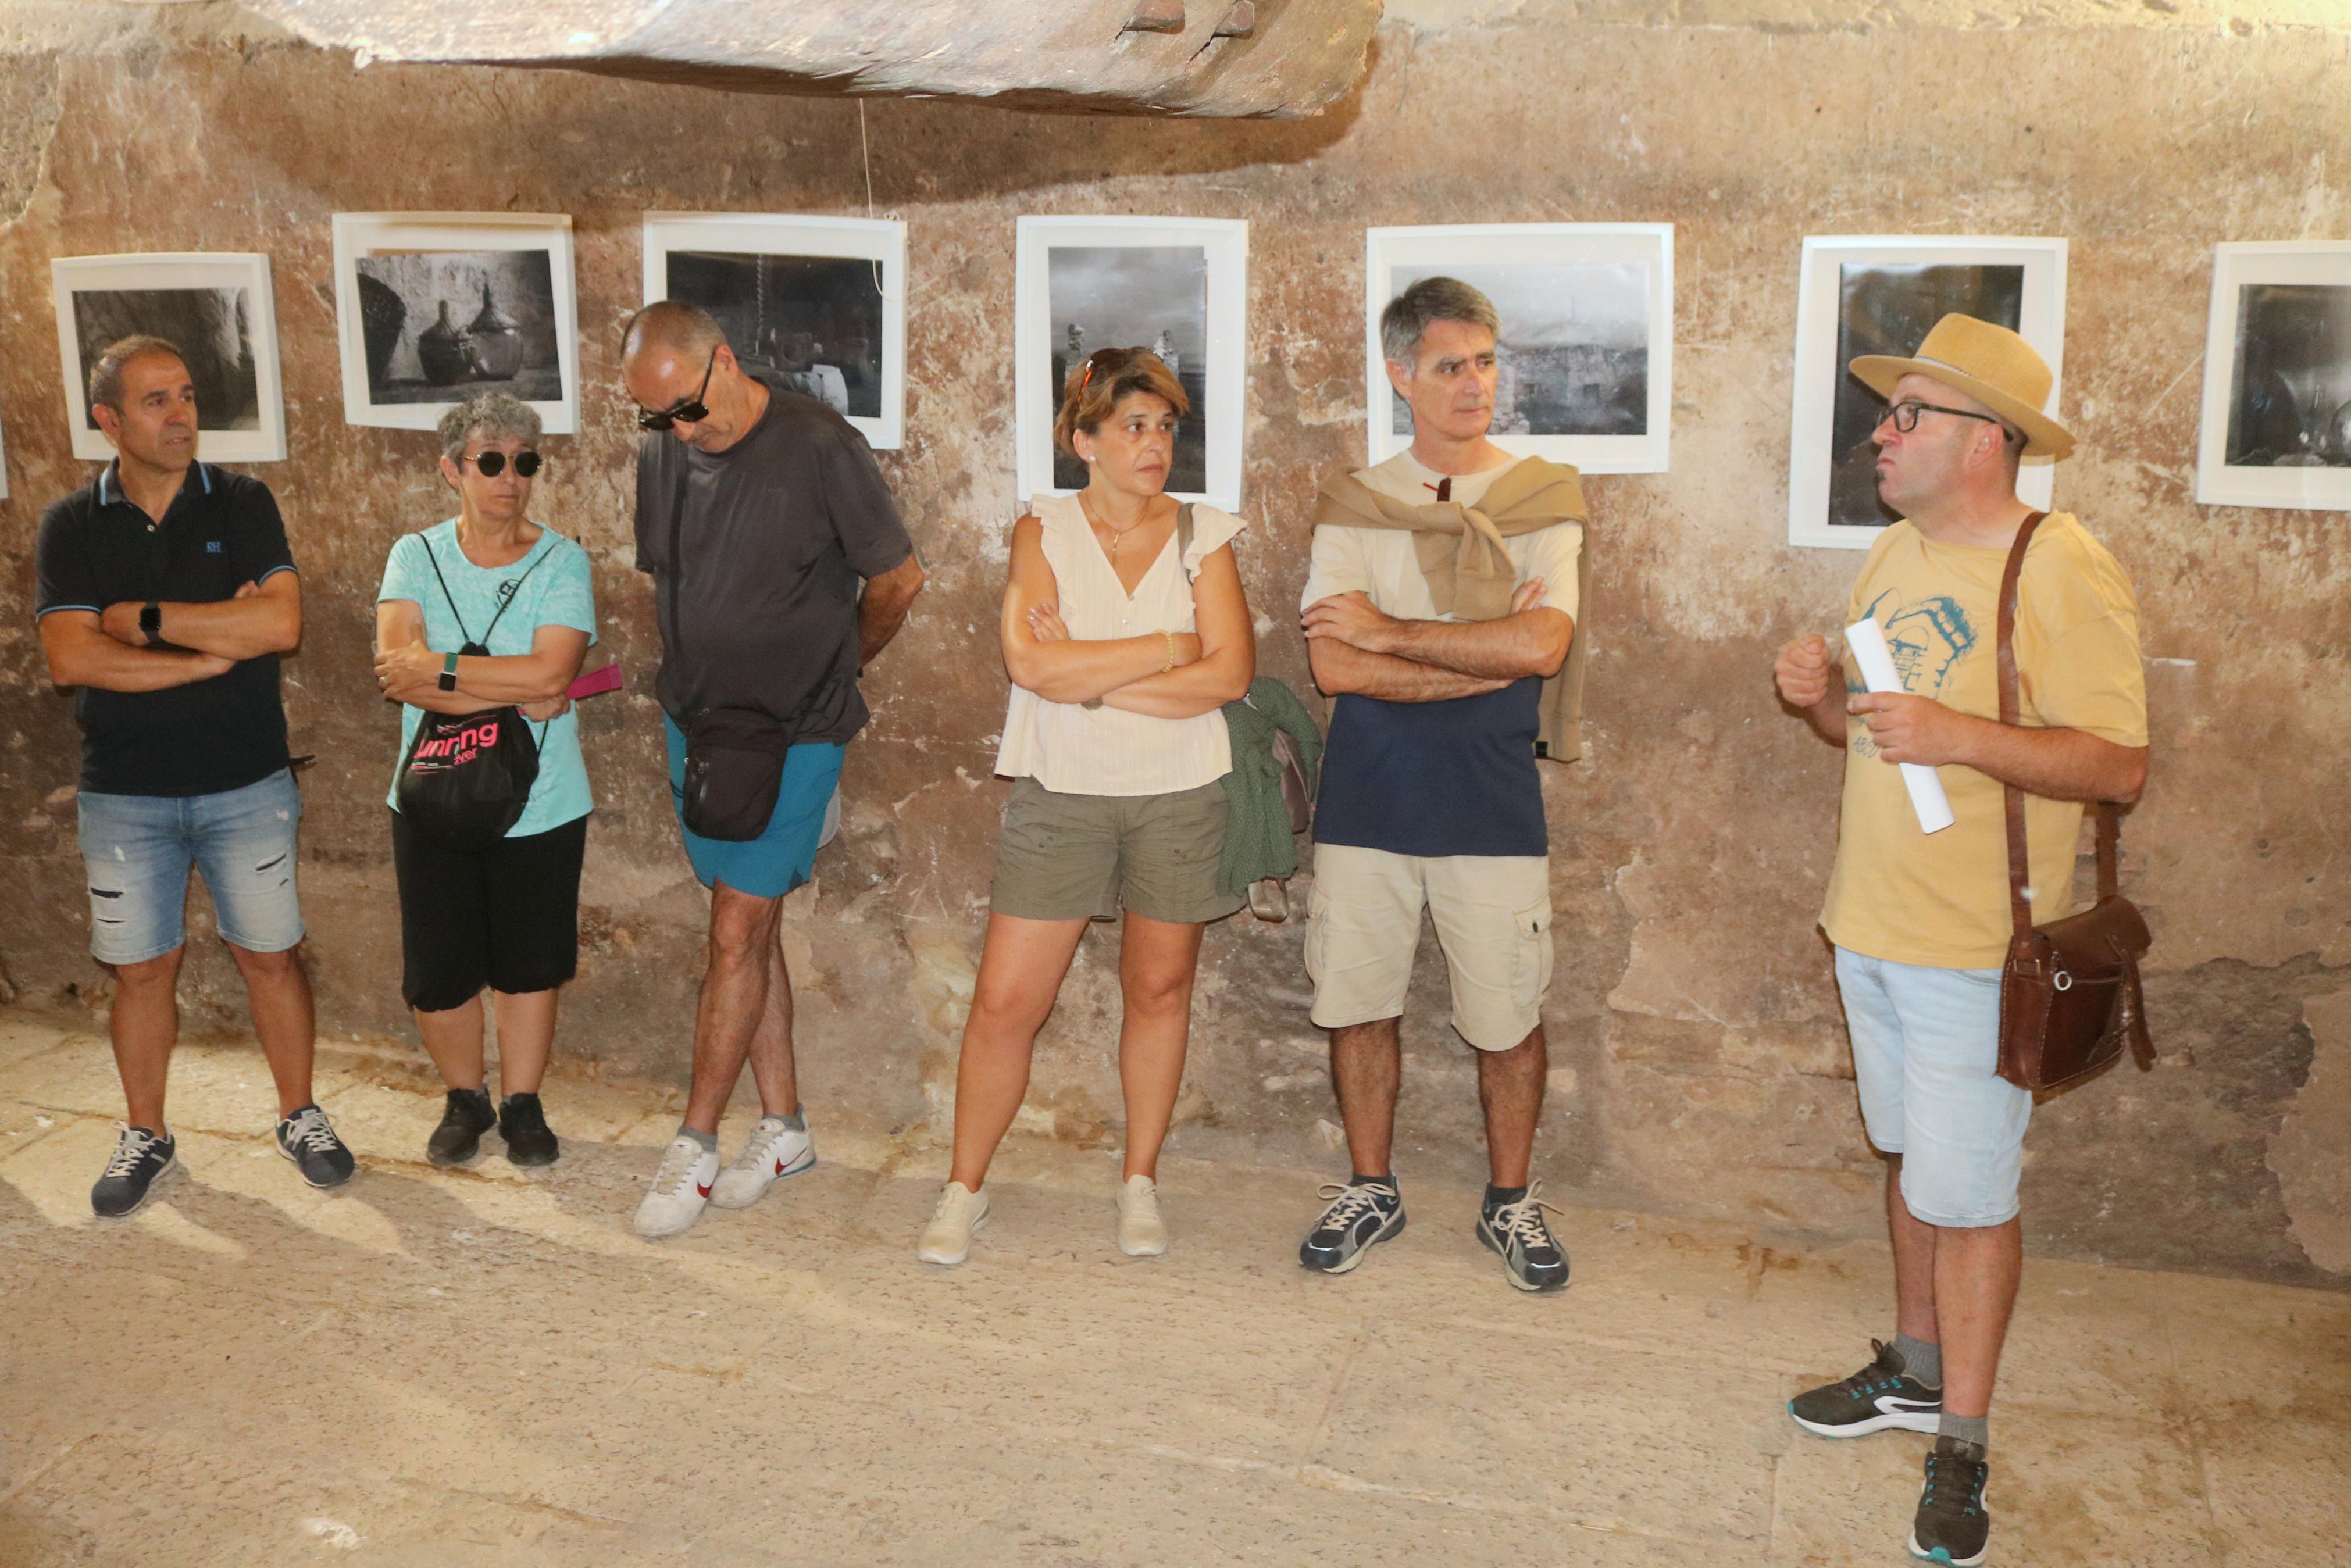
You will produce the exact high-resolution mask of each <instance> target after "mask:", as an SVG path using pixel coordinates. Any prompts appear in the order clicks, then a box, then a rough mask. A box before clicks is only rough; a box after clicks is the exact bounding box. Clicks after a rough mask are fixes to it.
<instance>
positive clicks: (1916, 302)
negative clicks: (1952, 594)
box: [1788, 235, 2065, 549]
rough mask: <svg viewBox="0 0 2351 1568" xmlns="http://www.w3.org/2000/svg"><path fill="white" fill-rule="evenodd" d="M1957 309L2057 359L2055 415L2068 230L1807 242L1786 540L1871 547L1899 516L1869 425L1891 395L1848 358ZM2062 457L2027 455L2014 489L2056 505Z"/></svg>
mask: <svg viewBox="0 0 2351 1568" xmlns="http://www.w3.org/2000/svg"><path fill="white" fill-rule="evenodd" d="M1954 312H1957V313H1958V314H1959V315H1962V316H1973V317H1975V318H1976V319H1978V320H1982V321H1990V322H1992V323H1993V324H1995V325H1997V326H2001V327H2006V328H2008V329H2010V330H2011V331H2013V332H2015V333H2017V334H2018V335H2020V336H2021V337H2022V338H2023V339H2024V340H2025V341H2026V342H2027V343H2030V344H2031V345H2032V348H2033V350H2034V351H2036V352H2037V353H2039V354H2040V356H2041V357H2042V358H2043V360H2046V361H2048V362H2049V372H2050V376H2051V378H2052V380H2051V382H2050V387H2049V407H2048V409H2047V411H2046V412H2048V413H2051V414H2052V415H2054V414H2055V413H2056V411H2057V408H2058V397H2059V393H2060V392H2061V391H2062V390H2063V388H2064V346H2065V344H2064V332H2065V242H2064V240H2062V239H2010V238H1984V239H1976V238H1961V239H1953V238H1946V237H1942V236H1939V235H1937V236H1920V237H1915V238H1914V237H1887V236H1883V235H1878V236H1855V237H1847V236H1844V235H1836V236H1822V235H1814V236H1813V237H1810V238H1808V239H1806V240H1805V241H1804V259H1803V271H1802V282H1801V284H1800V286H1799V294H1798V299H1797V307H1796V378H1795V405H1794V413H1793V417H1792V420H1791V433H1790V444H1789V455H1788V542H1789V543H1790V544H1793V545H1810V546H1815V547H1822V548H1826V549H1868V548H1869V547H1870V546H1871V545H1873V544H1876V542H1877V537H1878V535H1879V534H1880V533H1881V532H1882V531H1884V529H1885V528H1886V524H1888V523H1891V522H1893V521H1895V520H1896V519H1895V517H1894V515H1893V514H1892V513H1890V512H1888V511H1887V510H1886V507H1885V505H1884V504H1883V503H1882V502H1881V501H1880V500H1879V499H1878V497H1877V466H1876V465H1877V448H1876V444H1874V443H1872V441H1871V440H1870V435H1871V433H1872V432H1874V431H1875V430H1876V428H1877V425H1878V422H1879V421H1880V420H1881V419H1883V418H1884V417H1885V413H1886V403H1885V400H1883V399H1882V398H1880V397H1879V396H1878V395H1877V394H1876V392H1872V391H1870V390H1869V388H1867V387H1866V386H1864V385H1863V384H1862V383H1861V382H1859V381H1858V380H1856V379H1855V376H1854V375H1853V373H1852V371H1849V370H1847V369H1846V368H1845V367H1847V366H1848V365H1850V364H1851V363H1852V362H1853V361H1855V359H1857V358H1859V357H1860V356H1862V355H1864V354H1893V355H1897V356H1901V357H1904V358H1907V357H1908V356H1909V355H1911V354H1913V353H1915V352H1916V351H1917V348H1918V345H1919V343H1920V342H1921V341H1923V340H1925V338H1926V336H1927V334H1928V331H1930V330H1931V329H1933V328H1934V325H1935V323H1936V322H1938V321H1939V320H1941V319H1943V318H1944V317H1945V316H1948V315H1950V314H1952V313H1954ZM2054 467H2055V465H2054V464H2053V463H2052V462H2051V461H2050V459H2048V458H2046V457H2027V458H2026V459H2025V460H2024V465H2023V466H2022V469H2020V470H2019V471H2018V474H2017V478H2016V493H2017V494H2018V495H2019V496H2021V497H2023V498H2024V499H2025V500H2026V501H2028V502H2030V503H2031V504H2032V505H2033V506H2035V507H2048V506H2049V504H2050V499H2051V494H2052V490H2053V484H2054V479H2055V475H2054V472H2053V470H2054Z"/></svg>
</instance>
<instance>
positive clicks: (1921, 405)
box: [1877, 398, 2012, 436]
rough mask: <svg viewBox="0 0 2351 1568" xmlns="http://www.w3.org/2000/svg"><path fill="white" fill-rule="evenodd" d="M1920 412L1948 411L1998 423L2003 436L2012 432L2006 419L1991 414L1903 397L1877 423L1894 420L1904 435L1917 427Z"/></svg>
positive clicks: (1960, 417) (1958, 415)
mask: <svg viewBox="0 0 2351 1568" xmlns="http://www.w3.org/2000/svg"><path fill="white" fill-rule="evenodd" d="M1922 413H1948V414H1949V415H1951V416H1952V417H1953V418H1954V419H1980V420H1982V421H1983V422H1984V423H1986V424H1997V425H1999V426H2000V433H2001V435H2003V436H2007V435H2010V434H2012V433H2011V431H2010V430H2009V428H2008V423H2007V422H2006V421H2004V420H1999V419H1994V418H1993V417H1992V416H1991V414H1988V413H1969V412H1968V411H1967V410H1966V409H1963V408H1945V407H1944V406H1943V405H1942V404H1941V403H1938V402H1919V401H1918V400H1917V399H1916V398H1904V399H1903V400H1902V401H1901V402H1897V403H1896V404H1895V405H1894V406H1893V407H1891V408H1889V409H1887V410H1886V414H1885V418H1883V419H1880V420H1879V421H1878V422H1877V423H1880V424H1884V423H1886V420H1888V419H1890V420H1892V421H1893V422H1894V428H1895V429H1896V430H1897V431H1899V432H1900V433H1901V434H1904V435H1907V434H1910V433H1911V432H1912V431H1914V430H1916V429H1917V428H1918V416H1919V415H1920V414H1922Z"/></svg>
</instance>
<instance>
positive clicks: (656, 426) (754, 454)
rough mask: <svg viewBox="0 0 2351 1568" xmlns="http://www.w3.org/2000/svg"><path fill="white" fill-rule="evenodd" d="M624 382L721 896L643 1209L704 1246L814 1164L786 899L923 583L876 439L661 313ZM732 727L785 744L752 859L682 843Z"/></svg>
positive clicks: (675, 309) (690, 850) (645, 1215)
mask: <svg viewBox="0 0 2351 1568" xmlns="http://www.w3.org/2000/svg"><path fill="white" fill-rule="evenodd" d="M621 373H622V378H623V379H624V380H625V381H626V382H627V383H628V389H629V395H630V396H631V397H632V398H633V399H635V400H636V402H637V405H638V410H639V413H638V418H637V423H638V424H639V425H640V426H642V427H643V429H644V430H645V431H646V432H648V434H646V435H645V437H644V438H643V441H642V442H641V443H640V444H639V446H638V448H637V570H640V571H644V572H650V573H651V574H652V575H653V584H654V596H653V604H654V609H655V614H656V618H657V620H658V622H659V623H660V627H661V638H662V666H661V674H660V675H659V677H658V678H657V679H656V681H655V683H654V690H655V693H656V695H659V697H660V698H661V705H662V709H663V712H664V715H665V717H664V728H665V729H666V731H667V733H668V737H669V760H670V787H671V790H672V797H673V799H674V800H675V801H676V802H678V804H679V819H680V826H681V828H684V834H685V850H686V855H687V858H688V859H689V860H691V861H692V862H693V863H694V873H695V877H696V878H697V879H699V880H700V882H701V883H702V884H703V885H704V886H705V887H707V888H709V889H710V961H709V967H708V969H707V970H706V971H705V974H704V976H703V980H702V1001H701V1007H700V1009H699V1010H698V1011H697V1013H696V1015H695V1025H694V1086H693V1089H692V1091H691V1092H690V1094H689V1096H688V1098H687V1101H686V1108H685V1120H684V1124H683V1125H681V1126H680V1127H679V1128H678V1131H677V1136H676V1137H675V1138H674V1140H673V1141H672V1142H671V1144H670V1146H669V1149H668V1152H667V1153H666V1154H664V1155H663V1158H662V1163H661V1166H660V1168H659V1170H658V1171H657V1172H656V1173H655V1174H654V1176H653V1186H652V1189H651V1190H650V1191H648V1192H647V1193H646V1194H645V1197H644V1200H643V1203H642V1204H640V1205H639V1207H638V1208H637V1218H636V1226H637V1233H638V1234H639V1235H641V1236H646V1237H660V1236H674V1235H676V1234H678V1233H679V1232H680V1231H683V1230H684V1229H686V1228H689V1227H690V1226H692V1225H693V1224H694V1222H695V1220H696V1219H698V1218H701V1216H702V1209H703V1206H704V1204H705V1203H716V1204H717V1205H718V1206H719V1207H723V1208H742V1207H747V1206H748V1205H750V1204H752V1203H754V1202H756V1201H758V1197H759V1195H760V1194H761V1193H763V1192H765V1191H766V1190H767V1189H768V1186H770V1185H771V1184H772V1183H774V1182H775V1181H777V1180H778V1178H780V1177H783V1176H792V1175H795V1174H797V1173H798V1172H800V1171H803V1170H806V1169H807V1168H808V1167H809V1166H811V1165H813V1164H815V1163H816V1150H815V1147H814V1145H812V1144H811V1143H810V1139H809V1132H808V1121H807V1118H806V1117H805V1116H804V1115H803V1114H802V1113H801V1111H800V1103H799V1082H798V1081H797V1078H796V1076H795V1074H794V1071H793V1061H792V991H791V981H790V979H789V977H788V976H787V975H786V974H785V972H784V953H783V947H782V945H781V941H782V936H783V921H782V904H783V897H784V894H788V893H789V892H790V891H791V890H792V889H794V888H796V887H798V886H799V885H800V884H801V883H804V882H806V881H808V880H809V877H810V870H811V865H812V862H814V860H815V858H816V851H817V843H818V841H819V838H820V833H821V830H822V825H823V822H824V818H825V807H826V805H827V803H828V802H830V801H831V799H832V793H833V789H834V786H835V785H836V783H837V782H838V781H839V779H840V778H841V756H842V752H843V749H844V748H845V747H846V746H847V744H848V741H849V739H850V737H852V736H853V735H855V734H856V733H857V732H858V730H860V729H862V727H864V725H865V720H866V717H867V714H866V708H865V699H864V698H863V697H862V696H861V695H859V693H858V689H857V679H858V675H859V674H860V672H861V671H862V669H863V668H864V666H865V665H866V664H870V663H872V660H873V658H874V656H875V655H876V654H878V653H881V651H882V649H883V645H884V644H885V643H888V642H889V641H890V639H891V638H892V637H893V636H895V635H896V634H897V631H898V628H899V626H900V625H901V624H902V623H903V622H904V621H905V618H906V611H907V608H908V606H910V605H911V604H913V602H914V595H915V593H916V592H917V591H920V590H921V588H922V586H923V569H922V566H921V564H920V563H919V562H918V561H916V560H915V559H914V542H913V541H912V540H911V539H909V538H907V537H906V529H905V526H904V524H903V523H901V522H900V521H899V519H898V508H897V506H896V504H895V503H894V502H893V501H892V499H891V497H890V490H889V486H886V485H885V484H883V479H882V471H881V469H880V467H879V466H877V465H875V463H874V461H873V454H872V451H870V450H869V449H868V448H867V446H866V444H865V438H864V437H863V436H862V435H860V434H857V431H856V429H855V427H853V426H852V425H851V424H850V423H849V422H848V421H847V420H845V419H843V418H842V417H841V415H840V414H838V413H834V412H833V411H832V410H831V409H830V408H828V407H826V406H825V405H824V404H823V403H821V402H817V401H816V400H815V399H813V398H808V397H802V396H800V395H799V393H797V392H786V391H785V390H783V389H782V388H781V387H779V386H774V385H770V384H768V383H767V382H761V381H758V380H757V379H756V378H754V377H752V376H751V375H749V374H747V372H746V371H744V370H743V368H742V367H741V366H740V365H739V364H737V362H736V360H735V354H734V351H733V350H731V349H729V348H728V347H727V344H726V335H725V334H724V333H722V332H721V331H720V330H719V328H718V324H717V322H716V321H714V320H712V319H711V318H710V316H709V315H708V314H707V313H706V312H705V311H703V310H702V309H700V308H697V307H695V306H692V305H686V304H681V303H678V302H676V301H674V300H664V301H662V302H661V303H659V304H655V305H649V306H647V307H645V308H644V309H643V310H641V311H639V312H638V313H637V314H636V316H635V317H634V318H632V319H631V320H630V322H629V325H628V329H627V330H626V332H625V333H624V334H623V337H622V345H621ZM861 579H862V580H863V589H862V591H860V588H859V582H860V580H861ZM717 708H726V709H733V710H737V711H738V712H747V713H749V714H753V715H759V716H764V717H765V719H766V720H768V721H771V722H772V724H773V725H774V726H776V727H780V729H781V730H782V732H783V735H784V737H786V738H787V740H788V742H789V749H788V750H787V751H786V753H785V760H784V765H783V781H782V785H781V788H780V789H779V790H778V795H777V800H776V805H775V808H774V810H773V811H772V812H770V813H769V816H768V822H767V825H766V827H765V828H764V829H763V830H762V831H759V832H758V834H757V835H756V836H754V837H752V838H750V839H747V840H742V841H736V840H725V839H716V838H707V837H705V836H703V835H702V834H699V833H696V832H695V831H693V830H692V829H691V828H690V827H685V824H684V776H685V757H686V737H685V730H686V727H687V726H689V725H691V724H692V722H693V720H694V717H695V715H697V714H702V713H705V712H707V711H709V710H712V709H717ZM746 1060H748V1061H749V1062H750V1064H751V1077H752V1080H753V1082H756V1083H757V1084H758V1090H759V1108H760V1111H761V1113H762V1114H761V1116H760V1119H759V1123H758V1126H756V1127H754V1128H753V1129H752V1131H751V1136H750V1139H749V1141H748V1142H747V1144H746V1145H744V1148H743V1152H742V1154H741V1155H738V1156H737V1158H736V1160H735V1162H734V1163H733V1164H732V1165H730V1166H727V1167H726V1170H724V1171H721V1170H720V1169H719V1168H718V1118H719V1116H720V1114H721V1113H724V1112H725V1111H726V1102H727V1100H728V1099H729V1097H731V1096H732V1095H733V1093H734V1092H735V1084H736V1081H737V1079H739V1078H741V1076H742V1074H743V1063H744V1061H746Z"/></svg>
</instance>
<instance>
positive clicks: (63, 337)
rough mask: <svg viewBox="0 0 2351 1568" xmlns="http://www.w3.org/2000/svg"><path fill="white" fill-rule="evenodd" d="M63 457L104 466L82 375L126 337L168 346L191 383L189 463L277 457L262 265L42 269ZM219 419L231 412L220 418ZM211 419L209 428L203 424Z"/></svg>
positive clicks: (108, 261) (235, 261)
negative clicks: (62, 412)
mask: <svg viewBox="0 0 2351 1568" xmlns="http://www.w3.org/2000/svg"><path fill="white" fill-rule="evenodd" d="M49 280H50V288H51V292H52V294H53V295H54V297H55V303H56V306H57V360H58V369H59V370H60V371H62V372H63V375H64V378H65V402H66V428H67V430H68V433H69V434H70V435H71V436H72V442H73V455H75V456H76V457H78V458H82V459H85V460H87V461H90V462H104V461H105V460H106V459H108V458H110V457H111V456H113V455H114V447H113V444H111V443H110V442H109V441H108V440H107V439H106V436H105V434H104V433H103V432H101V431H100V430H99V428H98V426H97V424H96V423H94V422H93V421H92V420H91V418H90V413H89V371H90V367H91V365H92V364H93V363H95V361H97V359H98V356H99V353H100V352H102V351H103V350H105V348H106V346H107V345H108V344H110V343H112V342H114V341H116V340H119V339H121V338H126V337H130V336H131V335H132V334H133V333H138V332H146V333H152V334H153V335H155V336H157V337H161V338H167V339H170V340H172V342H174V343H176V344H177V345H179V347H180V350H181V354H182V357H183V359H184V360H185V361H187V365H188V371H189V373H190V375H191V376H192V377H193V379H194V381H195V382H196V388H197V394H196V420H197V432H196V455H197V457H198V458H199V459H201V460H203V461H204V462H207V463H277V462H282V461H284V459H285V456H286V395H285V387H284V384H283V382H281V381H280V379H279V376H278V364H277V300H276V298H275V297H274V296H273V295H272V294H271V292H270V287H269V258H268V257H267V256H261V255H248V254H241V253H235V252H213V253H179V254H172V255H153V256H58V257H57V258H56V259H54V260H52V261H51V262H50V263H49ZM223 410H228V411H232V412H228V413H222V412H221V411H223ZM215 416H217V418H218V420H219V423H208V422H209V421H211V420H213V419H214V417H215Z"/></svg>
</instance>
